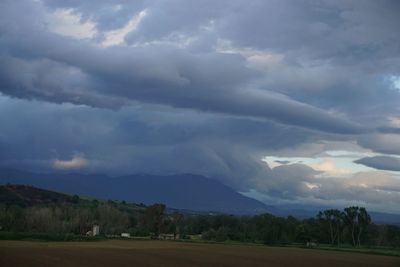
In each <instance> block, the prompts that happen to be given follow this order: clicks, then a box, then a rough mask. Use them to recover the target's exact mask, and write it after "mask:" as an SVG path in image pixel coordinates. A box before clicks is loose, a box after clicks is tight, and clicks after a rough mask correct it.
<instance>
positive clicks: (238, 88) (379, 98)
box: [0, 0, 400, 213]
mask: <svg viewBox="0 0 400 267" xmlns="http://www.w3.org/2000/svg"><path fill="white" fill-rule="evenodd" d="M399 14H400V2H399V1H396V0H393V1H386V0H382V1H374V0H371V1H348V0H346V1H340V0H335V1H325V0H320V1H317V0H315V1H313V0H304V1H303V0H296V1H295V0H293V1H282V0H275V1H274V0H268V1H265V0H260V1H257V0H252V1H244V0H243V1H236V0H226V1H223V0H218V1H215V0H212V1H211V0H210V1H208V0H202V1H188V0H168V1H167V0H164V1H157V0H156V1H153V0H152V1H146V0H144V1H140V0H136V1H127V0H113V1H111V0H110V1H108V0H96V1H94V0H93V1H78V0H59V1H57V0H31V1H28V0H24V1H22V0H2V1H1V2H0V167H7V168H18V169H26V170H33V171H74V172H76V171H78V172H79V171H80V172H95V173H106V174H109V175H120V174H130V173H155V174H174V173H195V174H201V175H205V176H207V177H210V178H213V179H218V180H219V181H221V182H222V183H224V184H226V185H228V186H231V187H233V188H234V189H235V190H237V191H239V192H243V193H244V194H246V195H249V196H252V197H256V198H258V199H260V200H262V201H264V202H265V203H267V204H272V205H277V204H288V203H292V204H304V205H328V206H338V207H339V206H344V205H362V206H366V207H367V208H370V209H372V210H380V211H390V212H396V213H400V208H399V205H398V203H400V34H399V28H400V16H399Z"/></svg>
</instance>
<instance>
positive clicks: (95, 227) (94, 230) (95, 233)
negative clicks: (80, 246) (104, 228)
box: [92, 224, 100, 236]
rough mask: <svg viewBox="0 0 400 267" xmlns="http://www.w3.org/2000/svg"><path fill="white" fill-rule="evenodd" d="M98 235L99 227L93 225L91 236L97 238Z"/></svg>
mask: <svg viewBox="0 0 400 267" xmlns="http://www.w3.org/2000/svg"><path fill="white" fill-rule="evenodd" d="M99 234H100V226H98V225H97V224H95V225H93V230H92V235H93V236H97V235H99Z"/></svg>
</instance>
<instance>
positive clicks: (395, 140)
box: [357, 133, 400, 155]
mask: <svg viewBox="0 0 400 267" xmlns="http://www.w3.org/2000/svg"><path fill="white" fill-rule="evenodd" d="M357 142H358V144H360V145H361V146H363V147H366V148H370V149H372V150H373V151H376V152H380V153H385V154H395V155H400V135H399V134H386V133H385V134H384V133H382V134H380V133H376V134H367V135H361V136H359V137H358V139H357Z"/></svg>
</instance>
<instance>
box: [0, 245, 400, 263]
mask: <svg viewBox="0 0 400 267" xmlns="http://www.w3.org/2000/svg"><path fill="white" fill-rule="evenodd" d="M0 266H1V267H8V266H10V267H19V266H21V267H22V266H23V267H26V266H29V267H47V266H57V267H62V266H75V267H81V266H82V267H83V266H85V267H91V266H93V267H94V266H96V267H102V266H115V267H118V266H144V267H147V266H148V267H151V266H165V267H168V266H233V267H235V266H268V267H269V266H271V267H275V266H277V267H278V266H279V267H281V266H286V267H290V266H309V267H312V266H318V267H320V266H324V267H329V266H340V267H347V266H348V267H356V266H363V267H369V266H371V267H372V266H379V267H382V266H393V267H399V266H400V258H399V257H390V256H381V255H366V254H358V253H346V252H339V251H325V250H314V249H301V248H280V247H265V246H242V245H220V244H196V243H183V242H165V241H164V242H163V241H131V240H127V241H122V240H109V241H97V242H28V241H0Z"/></svg>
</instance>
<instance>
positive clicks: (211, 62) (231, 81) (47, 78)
mask: <svg viewBox="0 0 400 267" xmlns="http://www.w3.org/2000/svg"><path fill="white" fill-rule="evenodd" d="M35 30H36V31H35V32H23V33H21V32H16V33H14V32H10V31H9V29H7V27H4V28H3V31H4V33H5V34H4V36H3V37H2V38H1V40H0V45H1V46H2V47H6V48H7V49H8V53H9V55H10V56H3V59H2V60H3V62H4V63H5V64H6V63H7V65H8V66H10V69H11V73H9V72H10V70H6V71H4V73H1V74H2V76H1V78H0V79H1V80H2V81H3V82H2V86H1V88H3V89H2V91H3V93H6V94H9V95H13V96H18V97H27V98H38V99H45V100H50V101H54V102H57V103H62V102H71V103H77V104H87V105H92V106H96V107H104V106H105V107H108V106H115V105H118V103H120V104H121V105H122V104H126V102H129V100H139V101H144V102H149V103H160V104H167V105H171V106H175V107H183V108H194V109H199V110H205V111H212V112H213V111H214V112H222V113H230V114H235V115H242V116H255V117H261V118H266V119H272V120H276V121H278V122H283V123H288V124H292V125H298V126H304V127H308V128H312V129H317V130H322V131H328V132H336V133H358V132H361V131H363V130H364V129H363V128H362V127H361V126H359V125H357V124H356V123H353V122H351V121H349V120H348V119H346V118H344V117H343V118H342V117H341V116H337V115H335V114H333V113H329V112H326V111H324V110H322V109H319V108H316V107H313V106H311V105H308V104H305V103H301V102H298V101H296V100H292V99H290V98H289V97H287V96H285V95H281V94H279V93H273V92H269V91H265V90H259V89H252V88H249V85H248V84H249V82H250V81H251V80H252V79H256V78H258V77H259V76H260V75H259V73H258V72H257V71H254V70H251V69H249V68H247V67H246V66H245V61H244V59H243V58H242V57H241V56H239V55H232V54H220V53H206V54H203V53H202V54H192V53H187V52H184V51H182V50H180V49H177V48H174V47H170V46H168V45H150V46H146V47H142V48H137V47H135V48H129V47H120V48H118V49H117V48H113V47H111V48H99V47H96V46H94V45H91V44H89V43H87V42H85V41H77V40H72V39H70V38H65V37H61V36H57V35H55V34H52V33H47V32H43V31H40V29H35ZM44 40H45V41H44ZM27 59H29V61H28V62H26V61H27ZM24 60H25V61H24ZM54 66H56V67H59V70H56V71H53V70H51V71H50V70H49V69H53V67H54ZM61 67H63V68H61ZM13 68H16V69H19V68H21V69H22V70H23V72H20V73H18V72H15V71H14V70H13ZM24 68H25V70H24ZM25 73H29V75H23V74H25ZM15 75H17V77H13V76H15ZM69 76H72V77H69ZM75 76H76V77H75ZM58 77H63V79H65V80H68V81H69V80H71V81H72V83H78V84H70V83H69V82H60V81H59V80H57V78H58ZM77 79H80V80H81V81H78V82H77ZM54 80H57V81H58V82H55V81H54ZM107 96H109V97H110V102H109V103H107V101H105V99H106V97H107Z"/></svg>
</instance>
